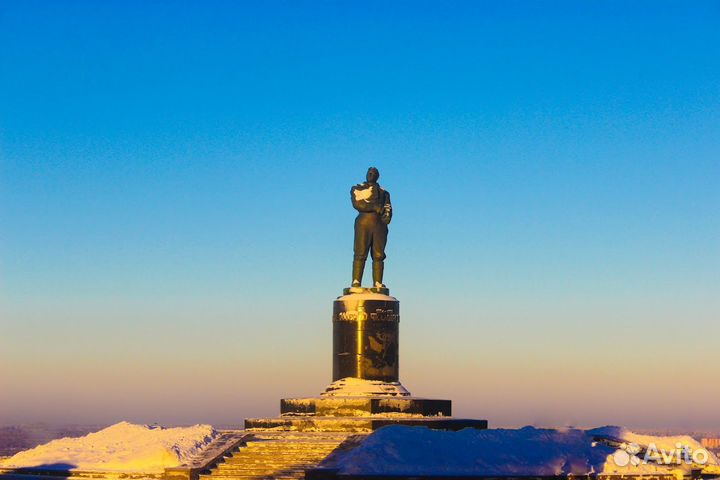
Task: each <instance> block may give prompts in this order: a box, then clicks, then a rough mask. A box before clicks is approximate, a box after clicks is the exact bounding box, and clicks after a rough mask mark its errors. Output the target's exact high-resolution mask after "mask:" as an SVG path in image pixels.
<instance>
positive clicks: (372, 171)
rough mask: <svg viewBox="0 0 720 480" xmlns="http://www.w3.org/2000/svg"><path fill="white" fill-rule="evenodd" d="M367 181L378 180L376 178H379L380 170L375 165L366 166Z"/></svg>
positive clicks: (373, 181)
mask: <svg viewBox="0 0 720 480" xmlns="http://www.w3.org/2000/svg"><path fill="white" fill-rule="evenodd" d="M365 178H367V181H368V183H375V182H377V181H378V178H380V172H379V171H378V169H377V168H375V167H370V168H368V172H367V176H366V177H365Z"/></svg>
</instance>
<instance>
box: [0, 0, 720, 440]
mask: <svg viewBox="0 0 720 480" xmlns="http://www.w3.org/2000/svg"><path fill="white" fill-rule="evenodd" d="M370 165H375V166H377V167H378V168H379V169H380V172H381V177H380V183H381V184H382V185H383V186H384V187H385V188H387V189H388V190H389V191H390V193H391V194H392V199H393V205H394V219H393V223H392V225H391V228H390V237H389V244H388V252H387V253H388V260H387V265H386V281H387V284H388V286H389V287H390V289H391V292H392V293H393V295H395V296H396V297H397V298H398V299H399V300H400V301H401V303H402V321H401V342H400V344H401V379H402V381H403V383H404V385H405V386H406V387H407V388H408V389H409V390H410V391H411V392H413V394H415V395H418V396H427V397H439V398H451V399H452V400H453V401H454V411H455V413H456V415H458V416H472V417H480V418H487V419H489V421H490V424H491V425H493V426H501V425H503V426H520V425H526V424H534V425H578V426H596V425H603V424H621V425H627V426H629V427H638V428H687V429H690V428H692V429H715V430H720V409H718V401H719V400H720V383H719V382H718V373H719V372H720V348H718V346H719V345H720V341H719V340H720V216H719V212H720V188H719V187H720V4H719V3H717V2H702V1H697V2H686V1H675V2H674V1H663V2H657V1H636V2H621V1H580V2H560V1H557V2H535V1H528V2H515V1H511V2H506V1H497V2H441V1H437V2H381V1H377V2H376V1H370V2H344V1H341V2H278V1H268V2H220V1H207V2H199V1H198V2H147V1H142V2H129V1H114V2H113V1H108V2H90V1H88V2H80V1H77V2H45V1H38V2H34V1H8V0H2V1H0V424H13V423H22V422H35V421H46V422H51V423H62V422H77V423H111V422H115V421H120V420H129V421H135V422H161V423H173V424H178V423H180V424H189V423H197V422H211V423H215V424H237V423H240V422H241V421H242V419H243V418H244V417H248V416H260V415H267V416H274V415H276V414H277V413H278V404H279V398H281V397H287V396H299V395H315V394H317V393H319V392H320V391H321V390H322V389H323V388H324V387H325V386H326V385H327V384H328V383H329V381H330V377H331V348H332V346H331V322H330V316H331V302H332V300H333V299H334V298H335V297H336V296H337V295H339V294H340V293H341V289H342V288H343V287H344V286H346V285H347V284H348V283H349V280H350V278H349V275H350V263H351V259H352V225H353V219H354V211H353V210H352V208H351V206H350V201H349V188H350V186H351V185H352V184H354V183H357V182H360V181H362V180H363V178H364V175H365V171H366V169H367V167H368V166H370Z"/></svg>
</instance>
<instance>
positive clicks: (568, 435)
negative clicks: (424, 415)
mask: <svg viewBox="0 0 720 480" xmlns="http://www.w3.org/2000/svg"><path fill="white" fill-rule="evenodd" d="M598 435H602V436H608V437H612V438H614V439H618V440H624V441H625V442H627V443H628V444H629V443H632V442H636V443H640V444H642V445H648V444H650V443H655V444H656V445H657V447H658V448H659V449H662V448H667V449H671V450H676V448H677V446H676V444H677V443H678V442H681V443H682V445H683V446H685V447H687V448H690V449H693V450H695V449H699V448H702V447H701V446H700V444H699V443H698V442H697V441H695V440H694V439H692V438H691V437H651V436H646V435H636V434H634V433H632V432H629V431H628V430H626V429H623V428H619V427H604V428H601V429H596V430H589V431H585V430H578V429H565V430H552V429H537V428H533V427H525V428H521V429H517V430H510V429H493V430H474V429H465V430H461V431H459V432H448V431H439V430H430V429H428V428H425V427H405V426H390V427H385V428H382V429H380V430H378V431H376V432H375V433H373V434H372V435H370V436H369V437H368V438H367V439H366V440H365V441H364V442H363V443H362V444H361V445H360V446H359V447H357V448H355V449H354V450H351V451H349V452H347V453H344V454H341V455H338V456H336V457H334V458H331V459H328V461H327V462H326V463H325V464H324V465H323V467H327V468H337V469H339V473H341V474H356V475H373V474H376V475H421V474H422V475H447V476H452V475H485V476H488V475H489V476H513V475H517V476H547V475H567V474H575V475H584V474H591V473H625V474H630V475H632V474H641V473H655V472H661V473H689V470H690V466H689V465H686V464H683V465H677V464H674V465H667V466H661V465H658V464H656V463H648V464H645V463H642V462H640V463H639V464H637V465H635V464H634V463H633V462H629V463H628V464H627V465H626V466H620V465H618V464H617V463H616V462H615V459H616V458H620V459H621V460H622V459H623V456H624V455H625V453H627V452H626V451H625V450H624V449H623V447H621V448H615V447H614V446H611V445H608V444H605V443H602V442H597V441H594V437H595V436H598ZM621 463H622V462H621ZM708 463H709V464H711V465H717V459H716V458H715V457H714V456H712V455H711V457H710V458H709V459H708Z"/></svg>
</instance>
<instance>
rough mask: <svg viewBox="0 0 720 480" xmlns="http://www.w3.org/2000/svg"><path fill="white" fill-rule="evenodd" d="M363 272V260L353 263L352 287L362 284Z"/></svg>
mask: <svg viewBox="0 0 720 480" xmlns="http://www.w3.org/2000/svg"><path fill="white" fill-rule="evenodd" d="M363 270H365V260H355V261H353V271H352V286H353V287H359V286H360V285H361V282H362V277H363Z"/></svg>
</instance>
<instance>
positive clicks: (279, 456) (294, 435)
mask: <svg viewBox="0 0 720 480" xmlns="http://www.w3.org/2000/svg"><path fill="white" fill-rule="evenodd" d="M350 437H353V438H350ZM362 437H364V435H358V434H354V433H343V432H289V431H285V432H280V431H276V432H254V433H252V435H251V437H249V438H248V439H247V440H246V446H242V447H240V449H239V450H237V451H236V452H234V453H233V454H232V456H229V457H226V458H225V460H224V462H223V463H219V464H217V465H216V466H215V467H214V468H213V469H211V470H210V472H209V473H205V474H201V475H200V480H234V479H238V480H239V479H255V480H265V479H268V480H269V479H299V478H304V477H305V470H307V469H310V468H314V467H316V466H317V465H318V464H319V463H320V462H321V461H322V460H323V459H325V458H326V457H327V456H328V455H330V453H332V452H333V451H334V450H336V449H338V450H340V449H343V448H352V446H354V445H356V444H357V442H358V441H359V440H360V439H361V438H362Z"/></svg>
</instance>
